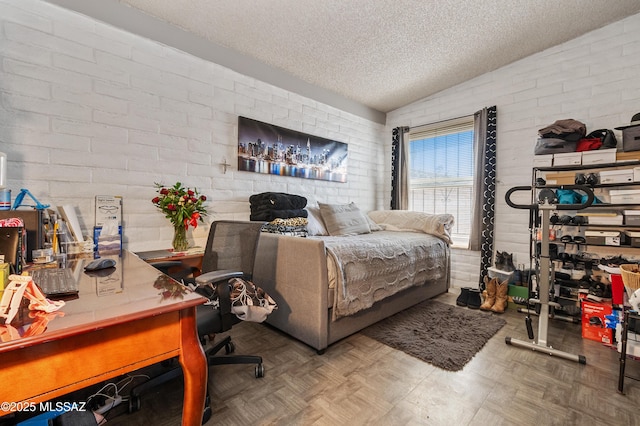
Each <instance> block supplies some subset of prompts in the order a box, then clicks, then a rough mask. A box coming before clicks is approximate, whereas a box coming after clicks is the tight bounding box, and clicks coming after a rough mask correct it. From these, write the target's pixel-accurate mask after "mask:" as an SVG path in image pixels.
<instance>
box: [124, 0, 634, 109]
mask: <svg viewBox="0 0 640 426" xmlns="http://www.w3.org/2000/svg"><path fill="white" fill-rule="evenodd" d="M119 2H120V3H121V4H123V5H126V6H130V7H133V8H135V9H138V10H139V11H142V12H144V13H145V14H148V15H150V16H152V17H155V18H156V19H158V20H161V21H164V22H167V23H169V24H171V25H173V26H176V27H178V28H180V29H182V30H185V31H188V32H191V33H194V34H196V35H198V36H199V37H202V38H204V39H207V40H209V41H211V42H212V43H215V44H218V45H221V46H224V47H226V48H229V49H233V50H235V51H238V52H240V53H242V54H243V55H246V56H249V57H252V58H254V59H256V60H258V61H260V62H263V63H265V64H267V65H269V66H271V67H273V68H276V69H278V70H281V71H282V72H283V73H284V75H290V76H293V77H295V78H297V79H300V80H302V81H304V82H307V83H309V84H311V85H314V86H318V87H321V88H323V89H326V90H329V91H332V92H335V93H337V94H340V95H341V96H343V97H346V98H348V99H350V100H353V101H355V102H358V103H360V104H363V105H365V106H367V107H369V108H372V109H374V110H377V111H381V112H388V111H391V110H393V109H396V108H398V107H401V106H404V105H407V104H409V103H411V102H413V101H415V100H418V99H421V98H424V97H426V96H429V95H431V94H434V93H436V92H438V91H441V90H443V89H446V88H448V87H451V86H454V85H456V84H458V83H461V82H463V81H466V80H468V79H470V78H473V77H475V76H478V75H481V74H483V73H486V72H488V71H491V70H494V69H497V68H499V67H501V66H504V65H507V64H509V63H511V62H514V61H516V60H518V59H521V58H523V57H526V56H528V55H531V54H533V53H536V52H539V51H542V50H544V49H546V48H549V47H551V46H554V45H557V44H560V43H562V42H565V41H567V40H570V39H573V38H575V37H577V36H580V35H581V34H584V33H586V32H589V31H591V30H594V29H596V28H600V27H602V26H604V25H607V24H609V23H612V22H615V21H617V20H620V19H622V18H624V17H627V16H630V15H633V14H635V13H637V12H640V1H638V0H615V1H613V0H562V1H558V0H507V1H505V0H482V1H478V0H268V1H267V0H229V1H213V0H119Z"/></svg>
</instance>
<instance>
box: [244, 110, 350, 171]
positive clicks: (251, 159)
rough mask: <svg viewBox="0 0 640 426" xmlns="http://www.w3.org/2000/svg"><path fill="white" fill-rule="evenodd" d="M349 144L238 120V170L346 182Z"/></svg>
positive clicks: (253, 121) (249, 120) (257, 122)
mask: <svg viewBox="0 0 640 426" xmlns="http://www.w3.org/2000/svg"><path fill="white" fill-rule="evenodd" d="M347 157H348V155H347V144H346V143H344V142H338V141H334V140H330V139H325V138H321V137H318V136H313V135H308V134H306V133H302V132H298V131H295V130H289V129H285V128H283V127H279V126H275V125H272V124H267V123H263V122H261V121H257V120H253V119H250V118H246V117H238V170H242V171H246V172H256V173H265V174H271V175H280V176H293V177H299V178H305V179H319V180H328V181H332V182H346V181H347Z"/></svg>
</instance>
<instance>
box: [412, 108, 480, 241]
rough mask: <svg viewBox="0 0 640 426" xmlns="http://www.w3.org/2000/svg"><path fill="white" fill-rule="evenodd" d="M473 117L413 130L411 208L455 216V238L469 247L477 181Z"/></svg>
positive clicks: (453, 236)
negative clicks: (475, 177)
mask: <svg viewBox="0 0 640 426" xmlns="http://www.w3.org/2000/svg"><path fill="white" fill-rule="evenodd" d="M473 136H474V135H473V116H469V117H463V118H459V119H455V120H448V121H444V122H439V123H434V124H429V125H425V126H419V127H412V128H411V130H410V131H409V142H408V143H409V146H408V150H407V151H408V152H409V161H408V164H409V173H408V175H409V194H408V195H409V209H411V210H415V211H422V212H425V213H432V214H441V213H449V214H452V215H453V216H454V217H455V227H454V229H453V232H452V239H453V242H454V244H455V245H461V246H464V247H467V246H468V244H469V234H470V232H471V219H472V218H471V213H472V210H473V209H472V200H473V198H472V197H473V195H472V194H473V182H474V173H475V170H474V168H475V167H474V146H473V141H474V137H473Z"/></svg>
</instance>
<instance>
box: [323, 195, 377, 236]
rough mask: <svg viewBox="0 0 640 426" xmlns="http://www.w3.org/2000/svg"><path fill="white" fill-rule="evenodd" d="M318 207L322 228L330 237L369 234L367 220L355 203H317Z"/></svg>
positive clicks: (369, 229)
mask: <svg viewBox="0 0 640 426" xmlns="http://www.w3.org/2000/svg"><path fill="white" fill-rule="evenodd" d="M318 207H320V213H321V214H322V220H323V221H324V226H325V227H326V228H327V231H328V232H329V235H331V236H337V235H356V234H368V233H370V232H371V228H369V220H368V219H367V218H366V217H365V215H364V214H362V212H361V211H360V209H359V208H358V206H356V205H355V203H349V204H324V203H318Z"/></svg>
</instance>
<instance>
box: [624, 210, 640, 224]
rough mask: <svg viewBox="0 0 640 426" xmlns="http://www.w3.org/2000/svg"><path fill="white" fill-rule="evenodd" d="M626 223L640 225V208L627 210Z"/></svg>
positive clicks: (625, 213)
mask: <svg viewBox="0 0 640 426" xmlns="http://www.w3.org/2000/svg"><path fill="white" fill-rule="evenodd" d="M624 224H625V225H633V226H640V210H625V211H624Z"/></svg>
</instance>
